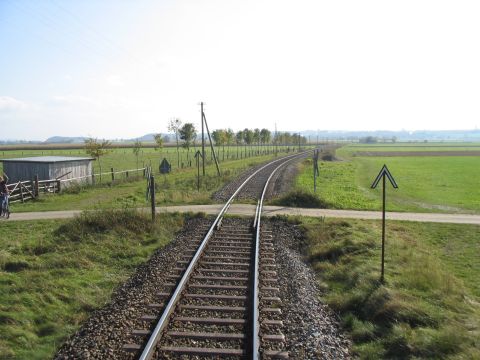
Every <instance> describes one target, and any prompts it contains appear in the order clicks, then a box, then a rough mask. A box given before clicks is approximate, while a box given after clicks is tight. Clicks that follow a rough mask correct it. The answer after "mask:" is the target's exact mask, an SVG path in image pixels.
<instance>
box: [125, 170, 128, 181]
mask: <svg viewBox="0 0 480 360" xmlns="http://www.w3.org/2000/svg"><path fill="white" fill-rule="evenodd" d="M125 179H128V171H125Z"/></svg>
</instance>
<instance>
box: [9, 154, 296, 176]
mask: <svg viewBox="0 0 480 360" xmlns="http://www.w3.org/2000/svg"><path fill="white" fill-rule="evenodd" d="M199 149H200V148H199V147H198V146H197V147H195V148H193V147H192V148H191V149H190V152H188V151H187V150H186V149H184V148H179V151H178V155H177V149H176V147H164V148H162V149H158V150H155V149H154V148H142V149H141V151H140V155H139V157H138V163H137V158H136V157H135V155H134V153H133V148H115V149H111V151H110V152H109V153H108V154H107V155H105V156H103V157H101V159H100V161H101V165H102V171H103V172H109V171H110V169H111V168H114V169H115V171H119V170H129V169H137V168H141V167H143V166H144V165H149V164H150V163H151V164H152V166H153V167H154V168H155V169H158V166H159V164H160V162H161V161H162V159H163V158H166V159H167V160H168V161H169V162H170V163H171V165H172V170H174V171H176V170H178V169H181V168H186V167H190V162H191V165H192V166H193V167H195V158H194V157H193V156H194V154H195V152H196V151H197V150H199ZM293 149H294V147H292V146H279V147H278V150H279V152H280V153H282V154H285V153H287V152H291V151H293ZM274 150H275V147H274V146H261V147H257V146H247V147H245V146H239V147H237V146H230V147H228V146H225V148H223V147H216V149H215V152H216V153H217V156H218V160H219V161H220V162H224V161H229V160H233V159H235V160H236V159H245V155H246V157H247V159H250V158H253V157H256V156H259V155H261V156H263V155H268V154H272V153H273V152H274ZM49 155H58V156H88V155H87V154H86V153H85V150H84V149H83V148H79V149H60V150H58V149H57V150H50V149H48V147H47V148H46V149H45V150H31V149H23V150H22V149H16V150H0V158H2V159H9V158H16V157H30V156H49ZM205 155H206V156H205V158H206V160H207V163H208V164H213V158H212V154H211V150H210V148H209V147H206V149H205ZM137 165H138V166H137ZM182 165H183V166H182ZM93 166H94V171H95V173H99V171H100V168H99V163H98V161H94V162H93ZM1 170H3V165H2V164H0V171H1ZM7 175H8V174H7ZM107 176H108V175H107ZM26 180H28V179H26Z"/></svg>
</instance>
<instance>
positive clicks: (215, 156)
mask: <svg viewBox="0 0 480 360" xmlns="http://www.w3.org/2000/svg"><path fill="white" fill-rule="evenodd" d="M203 121H205V128H206V130H207V135H208V140H209V142H210V148H211V149H212V155H213V159H214V160H215V166H216V167H217V173H218V176H220V168H219V166H218V161H217V155H216V154H215V149H214V148H213V142H212V137H211V136H210V131H208V124H207V118H206V117H205V114H203Z"/></svg>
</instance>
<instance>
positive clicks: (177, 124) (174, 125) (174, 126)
mask: <svg viewBox="0 0 480 360" xmlns="http://www.w3.org/2000/svg"><path fill="white" fill-rule="evenodd" d="M181 126H182V121H181V120H180V119H172V120H170V122H169V123H168V131H171V132H173V133H174V134H175V140H176V142H177V166H178V167H180V152H179V148H178V132H179V130H180V128H181Z"/></svg>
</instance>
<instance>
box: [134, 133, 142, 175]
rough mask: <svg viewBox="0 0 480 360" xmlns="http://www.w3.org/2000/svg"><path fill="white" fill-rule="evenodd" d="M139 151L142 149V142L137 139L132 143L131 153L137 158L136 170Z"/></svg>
mask: <svg viewBox="0 0 480 360" xmlns="http://www.w3.org/2000/svg"><path fill="white" fill-rule="evenodd" d="M141 149H142V142H141V141H140V140H138V139H137V141H135V142H134V143H133V149H132V150H133V153H134V154H135V157H136V158H137V169H138V156H139V155H140V150H141ZM137 171H138V170H137Z"/></svg>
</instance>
